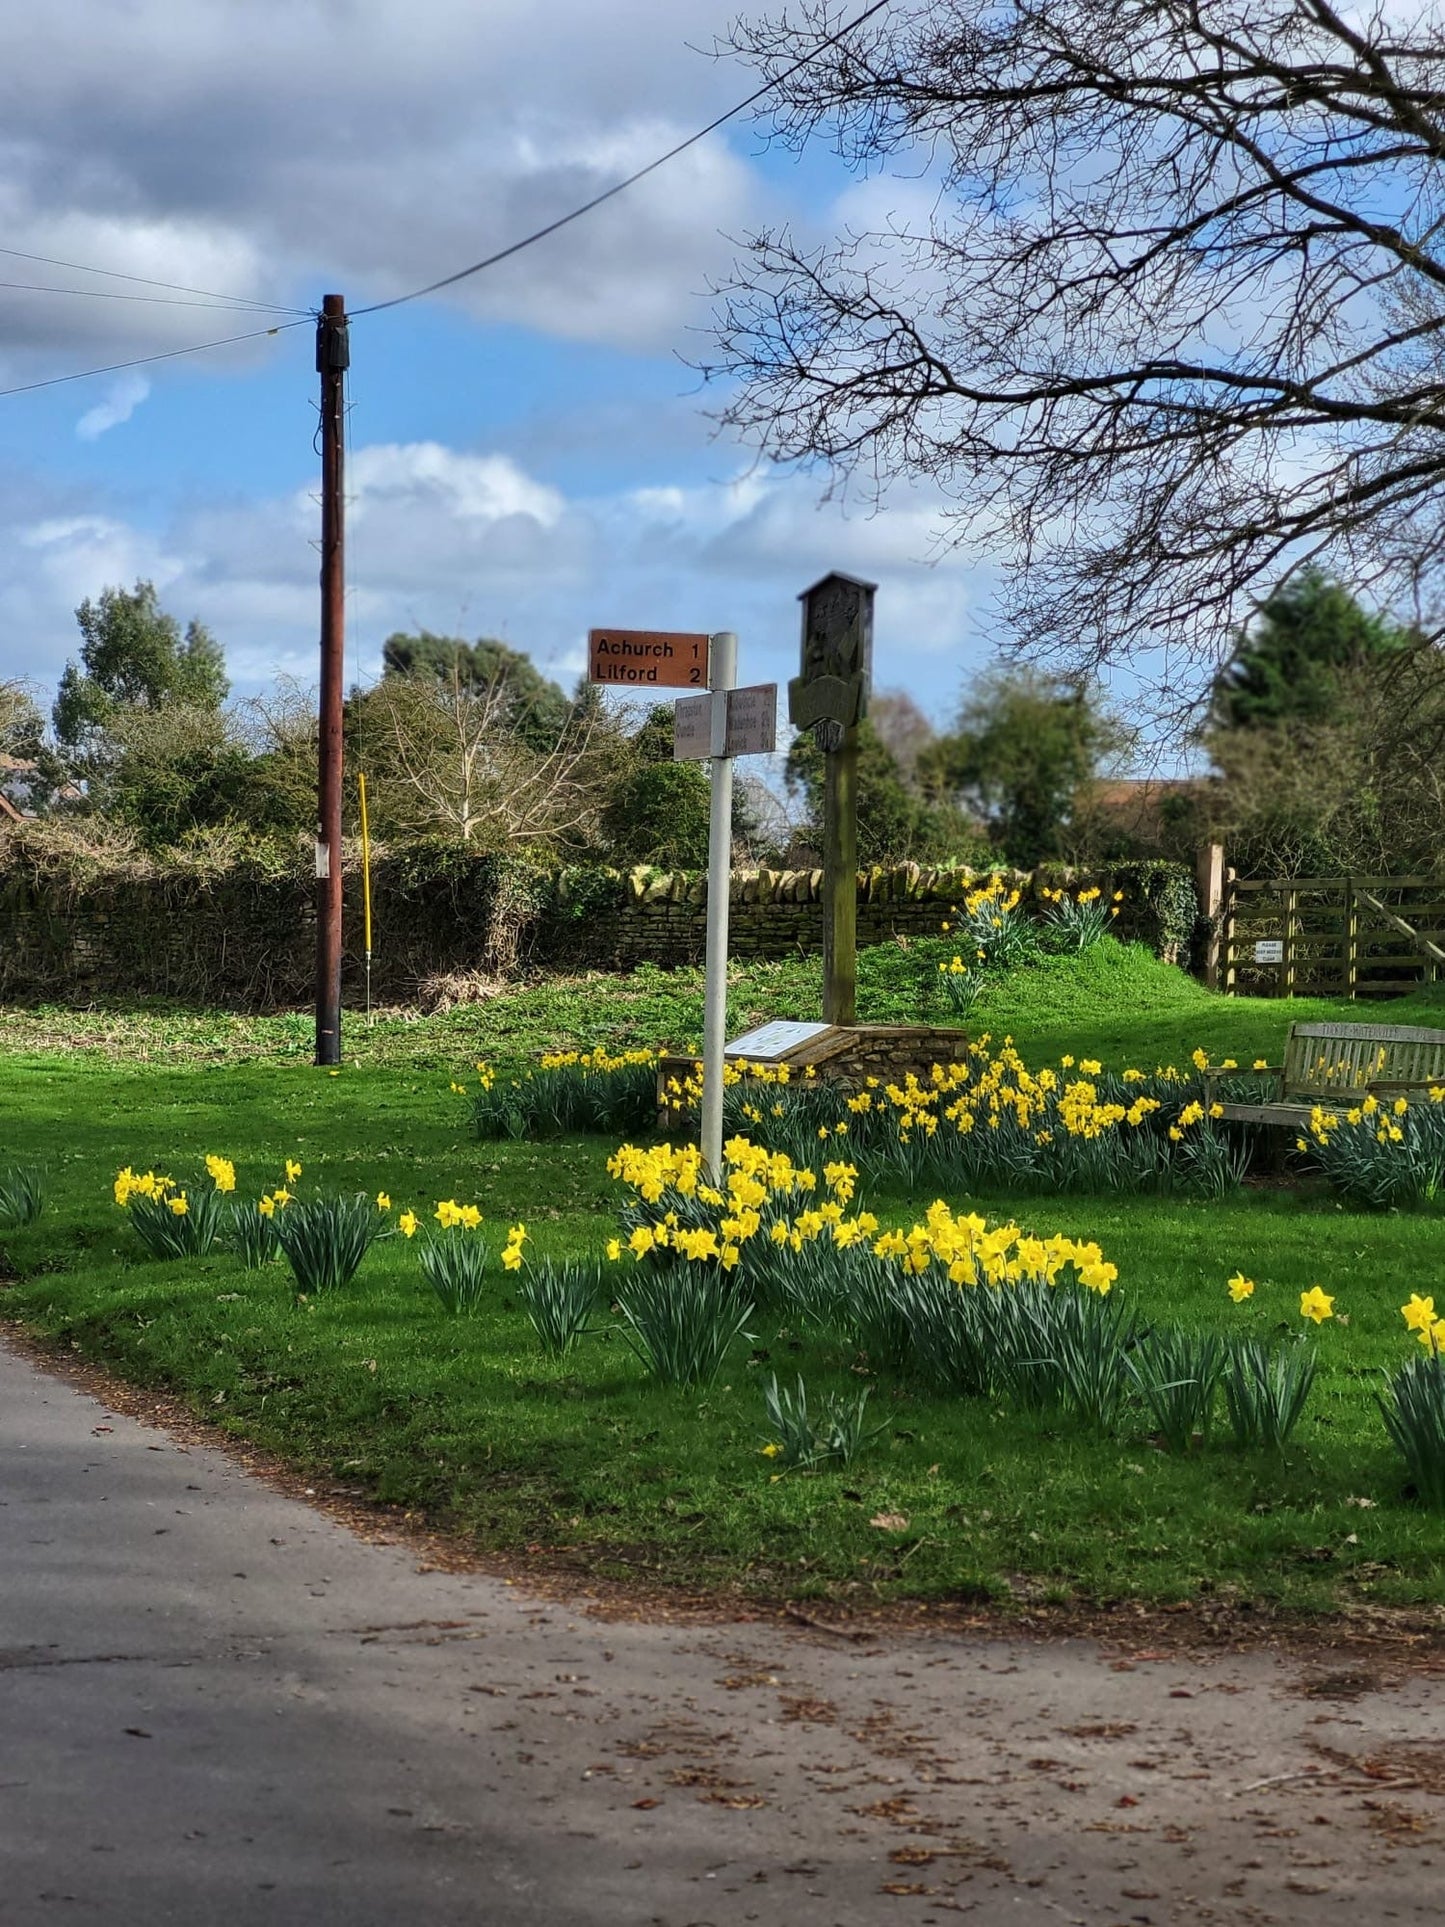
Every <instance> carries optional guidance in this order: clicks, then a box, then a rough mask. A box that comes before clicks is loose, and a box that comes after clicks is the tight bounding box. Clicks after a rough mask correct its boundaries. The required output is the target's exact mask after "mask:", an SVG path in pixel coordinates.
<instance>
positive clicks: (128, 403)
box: [75, 374, 151, 442]
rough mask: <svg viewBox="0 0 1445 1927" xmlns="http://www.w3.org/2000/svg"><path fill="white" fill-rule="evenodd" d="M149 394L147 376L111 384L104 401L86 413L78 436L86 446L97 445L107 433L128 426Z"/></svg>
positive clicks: (130, 376) (78, 425)
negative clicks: (87, 444)
mask: <svg viewBox="0 0 1445 1927" xmlns="http://www.w3.org/2000/svg"><path fill="white" fill-rule="evenodd" d="M150 391H151V385H150V383H149V381H147V380H146V378H145V376H144V375H140V374H128V375H122V376H121V377H120V379H119V380H118V381H113V382H112V383H111V385H110V393H109V394H108V395H107V396H106V398H105V400H104V401H101V402H97V403H96V405H95V407H94V408H87V409H86V411H85V413H84V414H83V415H82V416H81V418H80V420H79V421H78V422H77V423H76V424H75V432H76V434H77V435H78V436H79V437H80V439H81V441H83V442H93V441H98V440H99V438H100V437H101V436H102V435H104V434H105V433H107V431H108V430H110V429H112V428H119V427H120V425H121V423H122V422H128V421H129V420H130V418H131V416H132V415H133V414H134V413H135V411H136V410H137V408H139V407H140V405H141V403H142V402H143V401H144V400H145V399H146V397H147V396H148V395H149V394H150Z"/></svg>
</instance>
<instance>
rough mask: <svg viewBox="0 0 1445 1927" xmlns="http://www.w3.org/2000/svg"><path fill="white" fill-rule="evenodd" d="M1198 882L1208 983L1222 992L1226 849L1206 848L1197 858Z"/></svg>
mask: <svg viewBox="0 0 1445 1927" xmlns="http://www.w3.org/2000/svg"><path fill="white" fill-rule="evenodd" d="M1194 882H1195V888H1196V889H1197V890H1198V892H1199V914H1200V915H1201V916H1202V917H1203V918H1204V919H1205V921H1206V923H1207V924H1208V926H1209V927H1208V932H1207V934H1206V936H1205V939H1204V982H1205V984H1206V985H1207V987H1208V988H1209V989H1210V990H1218V988H1219V976H1220V970H1219V963H1220V945H1221V940H1222V938H1223V935H1224V930H1223V920H1224V845H1223V844H1222V843H1205V844H1202V845H1201V846H1200V848H1199V850H1198V851H1197V852H1196V854H1195V858H1194Z"/></svg>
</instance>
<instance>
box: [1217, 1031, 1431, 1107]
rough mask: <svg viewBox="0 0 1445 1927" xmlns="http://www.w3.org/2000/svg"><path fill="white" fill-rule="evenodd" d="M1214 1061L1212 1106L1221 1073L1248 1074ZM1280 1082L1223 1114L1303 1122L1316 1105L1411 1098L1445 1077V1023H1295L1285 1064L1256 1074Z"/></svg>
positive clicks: (1231, 1074) (1226, 1104)
mask: <svg viewBox="0 0 1445 1927" xmlns="http://www.w3.org/2000/svg"><path fill="white" fill-rule="evenodd" d="M1247 1074H1248V1073H1241V1072H1239V1071H1231V1070H1226V1069H1224V1067H1223V1066H1222V1065H1219V1064H1211V1065H1209V1066H1208V1068H1207V1069H1206V1070H1205V1072H1204V1091H1205V1102H1206V1104H1208V1105H1210V1106H1212V1105H1213V1104H1214V1103H1215V1102H1216V1101H1217V1099H1216V1097H1215V1093H1216V1091H1217V1089H1218V1087H1219V1083H1220V1081H1221V1079H1223V1078H1225V1077H1236V1076H1239V1075H1247ZM1256 1075H1257V1076H1259V1077H1260V1078H1270V1079H1272V1080H1273V1083H1274V1092H1273V1095H1272V1096H1271V1097H1270V1098H1269V1099H1267V1100H1266V1101H1265V1102H1263V1103H1259V1104H1241V1103H1237V1102H1234V1103H1224V1104H1223V1105H1222V1107H1221V1115H1222V1116H1224V1117H1226V1118H1232V1119H1233V1120H1234V1121H1235V1122H1236V1123H1240V1124H1283V1125H1290V1126H1293V1127H1295V1128H1298V1126H1300V1125H1301V1124H1304V1123H1307V1122H1308V1121H1309V1116H1310V1113H1311V1111H1312V1110H1313V1109H1314V1107H1315V1106H1316V1104H1333V1105H1342V1104H1353V1103H1358V1102H1359V1100H1360V1099H1361V1098H1362V1097H1367V1096H1369V1095H1371V1094H1372V1093H1373V1094H1374V1095H1375V1096H1376V1097H1381V1098H1384V1097H1402V1096H1403V1097H1409V1096H1410V1095H1411V1094H1412V1093H1414V1092H1424V1091H1428V1090H1429V1089H1430V1088H1431V1086H1432V1085H1435V1086H1438V1085H1442V1084H1445V1030H1424V1029H1421V1028H1419V1027H1418V1026H1411V1025H1405V1024H1395V1025H1390V1024H1291V1025H1290V1032H1289V1038H1288V1040H1287V1042H1286V1044H1285V1048H1284V1063H1283V1064H1282V1065H1274V1064H1271V1065H1269V1066H1268V1067H1267V1068H1265V1069H1262V1070H1260V1071H1258V1072H1257V1073H1256Z"/></svg>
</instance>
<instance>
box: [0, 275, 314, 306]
mask: <svg viewBox="0 0 1445 1927" xmlns="http://www.w3.org/2000/svg"><path fill="white" fill-rule="evenodd" d="M0 289H10V290H12V291H13V292H15V293H18V294H78V295H83V296H86V297H87V298H88V299H90V300H92V301H144V302H147V303H151V304H153V305H154V306H156V307H161V308H204V309H205V310H206V311H207V312H208V313H210V314H256V313H260V314H295V313H297V312H299V310H297V309H294V308H265V307H263V308H258V307H257V306H256V305H255V304H253V303H252V302H249V301H223V300H221V299H219V298H218V299H217V300H215V301H191V300H186V299H184V298H183V297H182V296H180V295H175V294H122V293H121V291H120V290H119V289H118V288H57V287H56V286H55V285H54V284H53V283H52V282H48V281H0Z"/></svg>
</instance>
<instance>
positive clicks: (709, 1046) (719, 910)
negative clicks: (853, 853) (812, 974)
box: [702, 629, 738, 1183]
mask: <svg viewBox="0 0 1445 1927" xmlns="http://www.w3.org/2000/svg"><path fill="white" fill-rule="evenodd" d="M708 654H709V666H710V674H709V677H708V687H709V688H710V689H711V690H712V692H713V696H712V745H711V747H712V761H711V764H710V765H709V767H710V769H711V772H712V816H711V823H710V828H709V833H708V846H707V989H706V992H705V994H704V998H703V1016H702V1161H703V1165H704V1168H705V1169H706V1171H707V1173H708V1176H709V1178H710V1179H711V1180H712V1181H713V1182H714V1183H715V1182H716V1181H717V1179H718V1177H719V1175H720V1173H721V1171H722V1142H723V1047H724V1045H725V1044H726V1042H727V1003H728V892H729V889H730V887H731V883H732V849H733V765H732V758H731V757H730V756H729V755H728V691H729V690H730V689H734V688H736V686H737V680H738V639H737V637H736V636H735V635H734V634H733V633H732V631H731V630H728V629H724V630H722V631H721V632H720V633H719V634H718V635H715V636H713V637H712V639H711V648H710V650H709V652H708Z"/></svg>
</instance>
